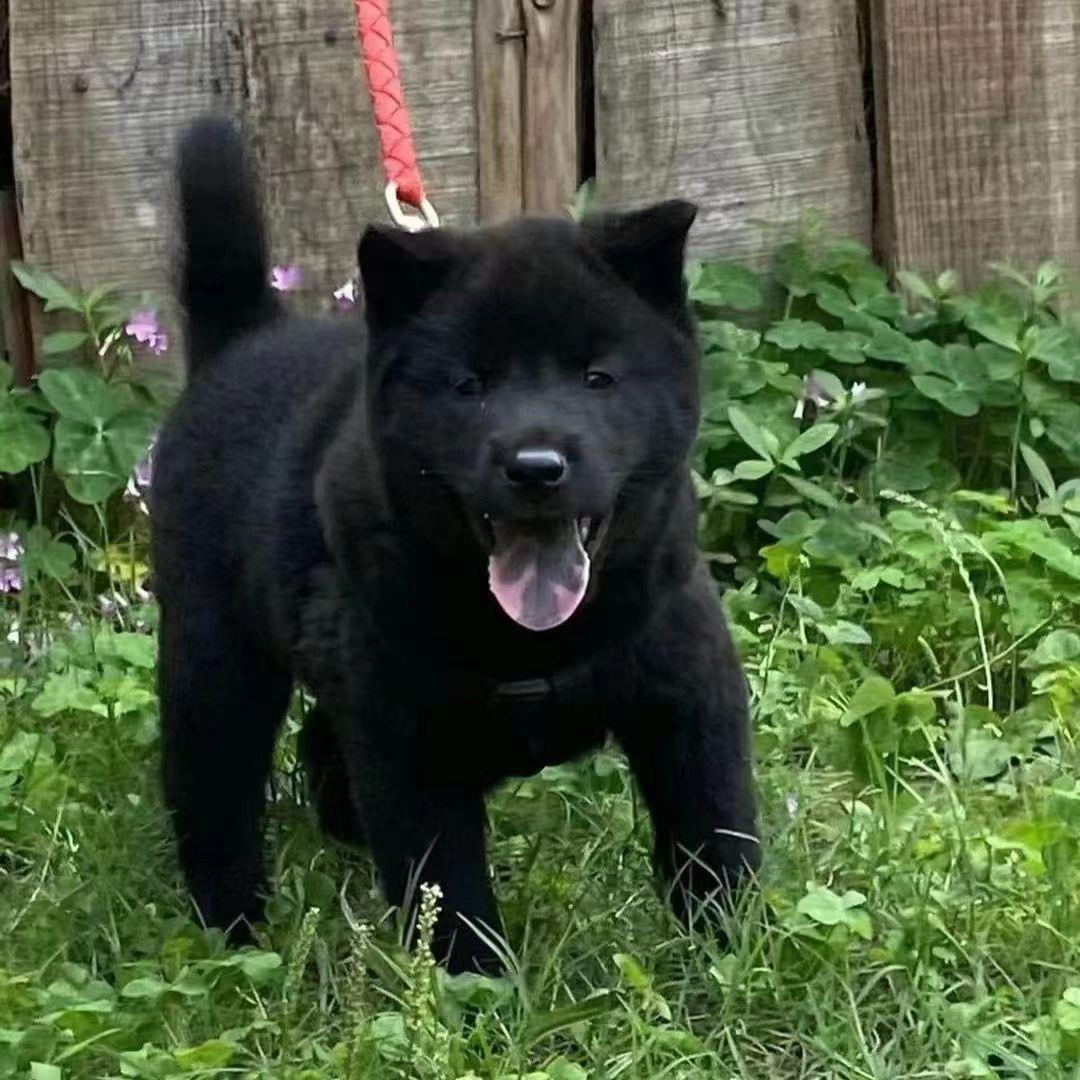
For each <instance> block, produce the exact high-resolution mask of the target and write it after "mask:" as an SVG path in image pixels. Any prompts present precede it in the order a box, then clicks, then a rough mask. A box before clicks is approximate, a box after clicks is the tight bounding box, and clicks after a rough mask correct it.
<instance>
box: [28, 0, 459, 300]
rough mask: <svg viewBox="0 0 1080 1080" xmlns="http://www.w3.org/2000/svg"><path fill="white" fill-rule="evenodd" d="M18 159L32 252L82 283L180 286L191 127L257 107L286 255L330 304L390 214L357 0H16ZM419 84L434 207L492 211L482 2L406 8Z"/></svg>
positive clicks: (252, 127)
mask: <svg viewBox="0 0 1080 1080" xmlns="http://www.w3.org/2000/svg"><path fill="white" fill-rule="evenodd" d="M11 5H12V11H11V16H12V25H11V34H12V85H13V100H14V119H13V126H14V131H15V168H16V179H17V190H18V197H19V204H20V213H21V219H22V228H23V240H24V247H25V253H26V258H27V260H28V261H30V262H32V263H37V264H40V265H43V266H46V267H48V268H50V269H52V270H53V271H55V272H56V273H59V274H61V275H63V276H64V277H66V278H69V279H74V280H76V281H77V282H81V283H82V284H89V283H91V282H96V281H101V280H102V279H107V280H112V281H116V282H119V283H123V284H126V285H129V286H133V287H135V288H141V289H146V290H148V291H151V292H156V293H159V294H165V293H166V292H167V283H168V275H169V270H170V267H169V257H170V252H171V239H172V236H171V234H172V219H171V211H170V180H171V177H170V164H171V160H172V154H173V148H174V144H175V140H176V136H177V134H178V132H179V131H180V129H181V128H182V127H183V126H184V124H185V123H186V122H187V121H188V120H190V119H191V118H192V117H193V116H194V115H196V114H198V113H199V112H201V111H203V110H205V109H207V108H214V107H217V108H221V109H224V110H226V111H229V112H232V113H233V114H235V115H238V116H241V117H242V118H243V119H244V121H245V124H246V126H247V128H248V129H249V131H250V133H251V134H252V137H253V141H254V143H255V147H256V151H257V154H258V157H259V160H260V164H261V166H262V171H263V174H264V178H265V182H266V185H267V203H268V212H269V221H270V231H271V237H272V246H273V252H274V257H275V260H276V261H279V262H297V263H300V264H301V265H302V266H303V268H304V271H305V291H306V292H307V293H308V294H309V299H310V300H311V301H312V302H317V303H322V302H324V301H325V300H326V298H327V297H328V294H329V291H330V290H331V289H332V288H333V287H334V286H335V285H336V284H339V283H340V282H341V281H342V280H343V278H344V277H345V276H346V275H347V274H348V273H350V272H351V271H352V268H353V267H354V265H355V248H356V240H357V237H358V235H359V232H360V230H361V228H362V226H363V224H364V223H365V222H366V221H367V220H369V219H372V218H375V219H378V220H385V217H386V210H385V206H384V204H383V202H382V189H383V181H382V177H381V173H380V171H379V168H378V159H377V150H376V141H375V134H374V127H373V122H372V117H371V106H370V103H369V101H368V98H367V92H366V87H365V84H364V76H363V71H362V67H361V64H360V62H359V59H358V57H357V51H356V41H355V27H354V20H353V5H352V0H201V2H200V3H197V4H195V3H179V2H177V0H128V2H123V3H121V2H118V0H85V2H80V3H70V2H69V0H11ZM397 7H398V9H400V10H395V13H394V17H395V20H396V23H397V29H398V44H399V48H400V51H401V53H402V68H403V74H404V78H405V86H406V94H407V95H408V99H409V101H410V103H411V105H412V107H413V126H414V129H415V131H416V136H417V142H418V147H419V152H420V159H421V163H422V165H423V167H424V171H425V177H426V179H427V183H428V186H429V188H430V193H431V196H432V198H433V201H435V202H436V205H437V206H438V208H439V210H440V211H441V212H442V213H443V215H444V218H445V219H446V220H448V221H449V222H454V221H472V220H474V219H475V217H476V201H477V200H476V190H477V185H476V150H475V147H476V138H475V103H474V101H473V88H474V77H473V71H472V32H471V11H469V10H461V8H464V7H467V5H461V6H457V5H455V8H456V10H455V11H452V12H451V11H447V10H446V8H447V7H448V5H444V4H442V3H441V0H411V2H403V3H400V4H398V5H397Z"/></svg>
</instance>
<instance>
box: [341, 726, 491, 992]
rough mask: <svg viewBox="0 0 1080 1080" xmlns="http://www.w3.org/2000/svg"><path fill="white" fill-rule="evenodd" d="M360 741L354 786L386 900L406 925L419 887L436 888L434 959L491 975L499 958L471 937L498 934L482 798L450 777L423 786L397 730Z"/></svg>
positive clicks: (354, 757)
mask: <svg viewBox="0 0 1080 1080" xmlns="http://www.w3.org/2000/svg"><path fill="white" fill-rule="evenodd" d="M403 726H405V725H403ZM380 728H382V725H380ZM382 730H383V731H385V729H382ZM361 743H362V744H366V745H361V746H358V747H357V748H356V752H355V753H353V754H351V755H350V757H351V759H352V762H351V764H352V772H353V778H352V780H353V782H352V787H353V792H354V798H355V799H356V801H357V803H358V804H359V805H358V808H359V810H360V815H361V818H362V820H363V823H364V828H365V831H366V833H367V837H368V842H369V844H370V846H371V852H372V855H373V856H374V858H375V862H376V865H377V867H378V870H379V875H380V878H381V880H382V885H383V889H384V891H385V893H386V898H387V900H388V901H389V902H390V903H392V904H394V905H397V906H399V907H401V908H402V910H403V911H404V912H405V913H406V916H407V918H408V919H409V921H410V925H411V921H412V918H413V916H414V914H415V910H416V905H417V903H418V901H419V886H420V884H421V883H429V884H435V885H438V886H439V888H440V889H441V890H442V903H441V908H442V912H441V915H440V917H439V921H438V923H437V925H436V928H435V954H436V958H437V959H438V960H440V961H441V962H445V964H446V967H447V968H448V970H449V971H451V972H459V971H474V970H485V971H491V970H495V969H497V968H498V966H499V963H498V960H497V957H496V956H495V954H494V953H493V952H492V950H491V949H490V948H489V946H488V945H486V944H485V942H484V941H483V940H482V937H481V936H479V935H478V934H477V932H476V931H477V930H479V931H480V934H482V935H490V934H492V933H495V934H498V933H500V932H501V930H500V924H499V916H498V911H497V908H496V905H495V898H494V895H493V893H492V890H491V882H490V879H489V876H488V867H487V855H486V845H485V826H486V817H485V810H484V796H483V792H482V791H481V790H479V789H476V790H470V789H468V788H460V787H456V786H454V784H453V781H454V777H452V776H448V777H447V778H446V783H444V784H438V783H428V782H421V780H420V779H419V778H418V776H417V767H416V758H415V755H414V754H413V753H412V752H411V749H407V747H406V745H404V743H405V740H404V738H403V737H402V734H401V728H398V730H397V732H396V733H395V735H394V736H392V737H391V739H390V740H389V741H388V740H386V739H385V738H384V739H381V740H380V741H379V742H378V743H377V744H374V740H371V739H362V740H361Z"/></svg>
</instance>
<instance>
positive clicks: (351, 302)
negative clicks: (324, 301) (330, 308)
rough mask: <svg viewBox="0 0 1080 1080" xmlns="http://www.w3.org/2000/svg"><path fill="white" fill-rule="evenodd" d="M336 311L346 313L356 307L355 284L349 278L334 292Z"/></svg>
mask: <svg viewBox="0 0 1080 1080" xmlns="http://www.w3.org/2000/svg"><path fill="white" fill-rule="evenodd" d="M334 299H335V300H336V301H337V306H338V311H348V310H349V309H350V308H352V307H355V306H356V282H355V281H353V280H352V279H351V278H350V279H349V280H348V281H346V282H345V284H344V285H342V286H341V288H339V289H335V290H334Z"/></svg>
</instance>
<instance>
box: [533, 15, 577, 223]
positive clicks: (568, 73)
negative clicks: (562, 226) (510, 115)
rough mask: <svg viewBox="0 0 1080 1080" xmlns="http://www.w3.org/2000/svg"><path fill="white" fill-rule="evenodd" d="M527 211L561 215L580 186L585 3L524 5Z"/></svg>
mask: <svg viewBox="0 0 1080 1080" xmlns="http://www.w3.org/2000/svg"><path fill="white" fill-rule="evenodd" d="M522 10H523V12H524V15H525V33H526V35H527V36H526V46H525V91H524V101H523V109H524V120H523V130H524V146H525V172H524V180H525V209H526V210H528V211H529V212H531V213H545V214H558V213H560V212H562V211H564V210H565V208H566V207H567V206H568V205H569V204H570V203H571V202H572V200H573V197H574V192H575V191H576V190H577V187H578V184H579V183H580V180H581V162H580V147H581V132H580V114H581V108H580V99H579V86H578V84H579V73H580V69H581V64H580V51H581V48H580V25H581V0H524V2H523V4H522Z"/></svg>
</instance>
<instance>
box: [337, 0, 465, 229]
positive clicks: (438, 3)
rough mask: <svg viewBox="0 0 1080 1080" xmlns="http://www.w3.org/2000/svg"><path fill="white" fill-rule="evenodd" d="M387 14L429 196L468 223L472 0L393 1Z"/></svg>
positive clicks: (444, 214)
mask: <svg viewBox="0 0 1080 1080" xmlns="http://www.w3.org/2000/svg"><path fill="white" fill-rule="evenodd" d="M324 2H325V0H324ZM390 18H391V19H392V21H393V24H394V40H395V41H396V43H397V47H398V52H399V54H400V58H401V80H402V83H403V85H404V87H405V100H406V102H407V103H408V105H409V110H410V112H411V113H412V125H413V132H414V134H415V137H416V149H417V156H418V157H419V159H420V168H421V169H422V171H423V174H424V183H425V185H426V186H427V189H428V197H429V198H430V199H431V201H432V203H433V204H434V205H435V209H436V210H438V212H439V216H440V217H441V218H442V220H443V221H444V222H445V223H446V224H447V225H466V224H472V223H473V222H475V221H476V218H477V213H478V196H477V154H476V72H475V68H474V61H473V7H472V4H471V3H462V2H461V0H454V2H448V0H397V3H395V4H393V5H392V6H391V12H390Z"/></svg>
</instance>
